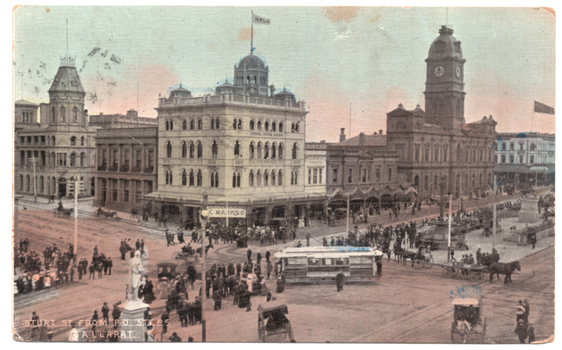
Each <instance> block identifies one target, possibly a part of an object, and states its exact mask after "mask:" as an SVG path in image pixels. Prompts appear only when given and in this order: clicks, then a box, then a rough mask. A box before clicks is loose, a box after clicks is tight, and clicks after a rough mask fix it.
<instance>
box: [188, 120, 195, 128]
mask: <svg viewBox="0 0 562 350" xmlns="http://www.w3.org/2000/svg"><path fill="white" fill-rule="evenodd" d="M189 130H195V120H193V119H191V120H190V121H189Z"/></svg>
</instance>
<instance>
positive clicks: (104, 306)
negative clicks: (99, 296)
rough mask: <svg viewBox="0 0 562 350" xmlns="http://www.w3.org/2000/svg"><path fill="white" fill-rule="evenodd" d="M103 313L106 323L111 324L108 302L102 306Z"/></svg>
mask: <svg viewBox="0 0 562 350" xmlns="http://www.w3.org/2000/svg"><path fill="white" fill-rule="evenodd" d="M101 315H102V318H103V321H104V322H105V324H106V325H109V306H107V302H104V303H103V306H102V308H101Z"/></svg>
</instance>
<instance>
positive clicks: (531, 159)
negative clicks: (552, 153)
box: [529, 155, 535, 164]
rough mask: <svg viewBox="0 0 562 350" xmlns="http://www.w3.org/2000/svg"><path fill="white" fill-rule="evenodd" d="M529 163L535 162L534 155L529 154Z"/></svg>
mask: <svg viewBox="0 0 562 350" xmlns="http://www.w3.org/2000/svg"><path fill="white" fill-rule="evenodd" d="M529 163H531V164H534V163H535V156H534V155H531V157H530V158H529Z"/></svg>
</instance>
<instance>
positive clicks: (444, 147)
mask: <svg viewBox="0 0 562 350" xmlns="http://www.w3.org/2000/svg"><path fill="white" fill-rule="evenodd" d="M448 154H449V148H448V146H447V145H443V161H444V162H446V161H447V155H448Z"/></svg>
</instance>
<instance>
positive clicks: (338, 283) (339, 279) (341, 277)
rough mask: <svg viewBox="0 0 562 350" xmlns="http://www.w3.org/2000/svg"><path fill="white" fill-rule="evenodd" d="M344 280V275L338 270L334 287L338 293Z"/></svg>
mask: <svg viewBox="0 0 562 350" xmlns="http://www.w3.org/2000/svg"><path fill="white" fill-rule="evenodd" d="M344 279H345V275H344V274H343V271H342V270H341V269H340V270H339V272H338V274H337V275H336V286H337V290H338V292H341V291H342V290H343V283H344Z"/></svg>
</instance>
